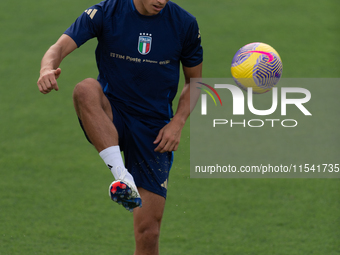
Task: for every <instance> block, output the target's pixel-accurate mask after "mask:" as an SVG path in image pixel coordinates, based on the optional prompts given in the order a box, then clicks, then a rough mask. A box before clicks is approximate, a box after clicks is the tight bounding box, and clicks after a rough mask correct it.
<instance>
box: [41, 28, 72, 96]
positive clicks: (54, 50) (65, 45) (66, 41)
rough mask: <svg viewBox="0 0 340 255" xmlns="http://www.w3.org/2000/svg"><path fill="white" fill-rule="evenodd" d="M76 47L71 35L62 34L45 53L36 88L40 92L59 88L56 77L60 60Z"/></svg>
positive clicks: (44, 92) (45, 92)
mask: <svg viewBox="0 0 340 255" xmlns="http://www.w3.org/2000/svg"><path fill="white" fill-rule="evenodd" d="M76 48H77V44H76V43H75V42H74V41H73V39H72V38H71V37H69V36H68V35H65V34H63V35H62V36H61V37H60V38H59V39H58V41H57V42H56V43H55V44H53V45H52V46H51V47H50V48H49V49H48V50H47V52H46V53H45V55H44V57H43V58H42V60H41V68H40V77H39V79H38V82H37V84H38V88H39V90H40V92H41V93H43V94H47V93H49V92H51V91H52V90H53V89H54V90H59V87H58V83H57V79H58V78H59V76H60V73H61V69H60V68H59V65H60V63H61V61H62V60H63V59H64V58H65V57H66V56H67V55H68V54H70V53H71V52H72V51H74V50H75V49H76Z"/></svg>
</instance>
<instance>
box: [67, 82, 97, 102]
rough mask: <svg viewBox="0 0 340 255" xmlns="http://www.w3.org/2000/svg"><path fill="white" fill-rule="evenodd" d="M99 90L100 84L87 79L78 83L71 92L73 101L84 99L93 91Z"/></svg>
mask: <svg viewBox="0 0 340 255" xmlns="http://www.w3.org/2000/svg"><path fill="white" fill-rule="evenodd" d="M99 90H101V87H100V84H99V82H98V81H97V80H95V79H93V78H87V79H85V80H83V81H81V82H79V83H78V84H77V85H76V86H75V88H74V90H73V99H74V100H77V101H78V100H80V99H85V98H86V97H87V96H91V95H93V93H94V92H95V91H99Z"/></svg>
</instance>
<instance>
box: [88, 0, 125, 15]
mask: <svg viewBox="0 0 340 255" xmlns="http://www.w3.org/2000/svg"><path fill="white" fill-rule="evenodd" d="M125 3H126V0H104V1H101V2H100V3H98V4H96V5H94V6H92V7H90V8H92V9H97V10H98V11H99V12H101V13H102V14H109V15H112V14H113V13H115V12H116V11H117V9H122V8H123V7H124V4H125ZM90 8H89V9H90Z"/></svg>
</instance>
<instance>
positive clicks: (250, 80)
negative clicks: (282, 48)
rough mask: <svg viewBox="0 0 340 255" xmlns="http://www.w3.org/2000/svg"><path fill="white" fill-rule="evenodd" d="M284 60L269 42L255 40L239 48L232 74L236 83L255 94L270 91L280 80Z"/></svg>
mask: <svg viewBox="0 0 340 255" xmlns="http://www.w3.org/2000/svg"><path fill="white" fill-rule="evenodd" d="M281 74H282V61H281V58H280V55H279V54H278V53H277V51H276V50H275V49H274V48H273V47H271V46H270V45H268V44H265V43H260V42H255V43H250V44H247V45H245V46H243V47H242V48H241V49H239V50H238V51H237V52H236V54H235V56H234V58H233V61H232V63H231V75H232V76H233V78H234V80H235V82H236V84H237V85H238V86H239V87H240V88H242V89H244V90H246V91H247V88H249V87H251V88H252V89H253V93H254V94H262V93H266V92H268V91H270V90H271V89H272V88H273V87H274V86H275V85H276V84H277V83H278V81H279V80H280V78H281Z"/></svg>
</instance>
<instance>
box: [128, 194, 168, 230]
mask: <svg viewBox="0 0 340 255" xmlns="http://www.w3.org/2000/svg"><path fill="white" fill-rule="evenodd" d="M138 191H139V194H140V196H141V198H142V201H143V206H142V207H141V208H136V209H134V211H133V218H134V228H135V234H136V235H140V234H143V233H144V232H146V231H147V232H149V231H152V232H155V234H157V232H159V229H160V226H161V221H162V217H163V212H164V206H165V198H164V197H162V196H160V195H157V194H155V193H153V192H150V191H148V190H146V189H143V188H138Z"/></svg>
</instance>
